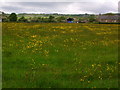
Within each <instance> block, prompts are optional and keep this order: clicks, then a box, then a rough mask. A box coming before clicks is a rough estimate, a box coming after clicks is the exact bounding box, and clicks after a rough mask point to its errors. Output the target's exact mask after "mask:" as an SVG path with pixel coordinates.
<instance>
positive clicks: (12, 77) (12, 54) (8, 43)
mask: <svg viewBox="0 0 120 90" xmlns="http://www.w3.org/2000/svg"><path fill="white" fill-rule="evenodd" d="M2 25H3V28H2V29H3V30H2V38H3V40H2V54H3V57H2V58H3V71H2V73H3V77H2V80H3V88H117V87H118V52H117V51H118V42H119V40H118V28H117V27H118V25H117V24H76V23H72V24H69V23H63V24H62V23H3V24H2Z"/></svg>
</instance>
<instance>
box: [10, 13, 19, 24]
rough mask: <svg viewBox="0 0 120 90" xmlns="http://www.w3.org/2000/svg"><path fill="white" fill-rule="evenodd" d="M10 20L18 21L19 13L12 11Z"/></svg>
mask: <svg viewBox="0 0 120 90" xmlns="http://www.w3.org/2000/svg"><path fill="white" fill-rule="evenodd" d="M9 21H11V22H16V21H17V15H16V13H11V14H10V16H9Z"/></svg>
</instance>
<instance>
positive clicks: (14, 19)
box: [2, 13, 96, 23]
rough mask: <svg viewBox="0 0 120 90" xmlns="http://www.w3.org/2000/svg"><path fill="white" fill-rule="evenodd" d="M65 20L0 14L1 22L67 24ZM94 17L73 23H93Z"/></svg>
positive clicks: (53, 17)
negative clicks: (0, 15)
mask: <svg viewBox="0 0 120 90" xmlns="http://www.w3.org/2000/svg"><path fill="white" fill-rule="evenodd" d="M67 18H68V17H65V16H59V15H58V16H56V17H55V16H52V15H49V16H48V17H27V18H26V17H24V16H22V17H18V16H17V14H16V13H11V14H10V15H6V14H5V13H2V22H40V23H49V22H51V23H52V22H53V23H65V22H67ZM95 21H96V18H95V16H90V17H87V18H77V19H75V20H74V22H79V23H80V22H84V23H85V22H95Z"/></svg>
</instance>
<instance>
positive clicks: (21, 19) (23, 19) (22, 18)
mask: <svg viewBox="0 0 120 90" xmlns="http://www.w3.org/2000/svg"><path fill="white" fill-rule="evenodd" d="M18 21H19V22H27V21H28V20H27V19H26V18H25V17H24V16H22V17H21V18H20V19H19V20H18Z"/></svg>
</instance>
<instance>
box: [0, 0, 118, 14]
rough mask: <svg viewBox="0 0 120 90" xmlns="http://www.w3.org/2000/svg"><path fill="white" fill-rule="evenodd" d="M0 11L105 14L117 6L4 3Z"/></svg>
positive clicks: (62, 3) (100, 4)
mask: <svg viewBox="0 0 120 90" xmlns="http://www.w3.org/2000/svg"><path fill="white" fill-rule="evenodd" d="M0 9H1V10H3V11H4V12H13V11H14V12H16V13H21V12H26V13H27V12H31V13H32V12H34V13H35V12H36V13H40V12H45V13H53V12H59V13H106V12H110V11H112V12H117V9H118V6H116V4H112V2H104V3H97V2H78V3H73V2H13V3H12V2H9V3H8V2H6V3H5V4H3V5H2V6H1V7H0Z"/></svg>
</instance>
